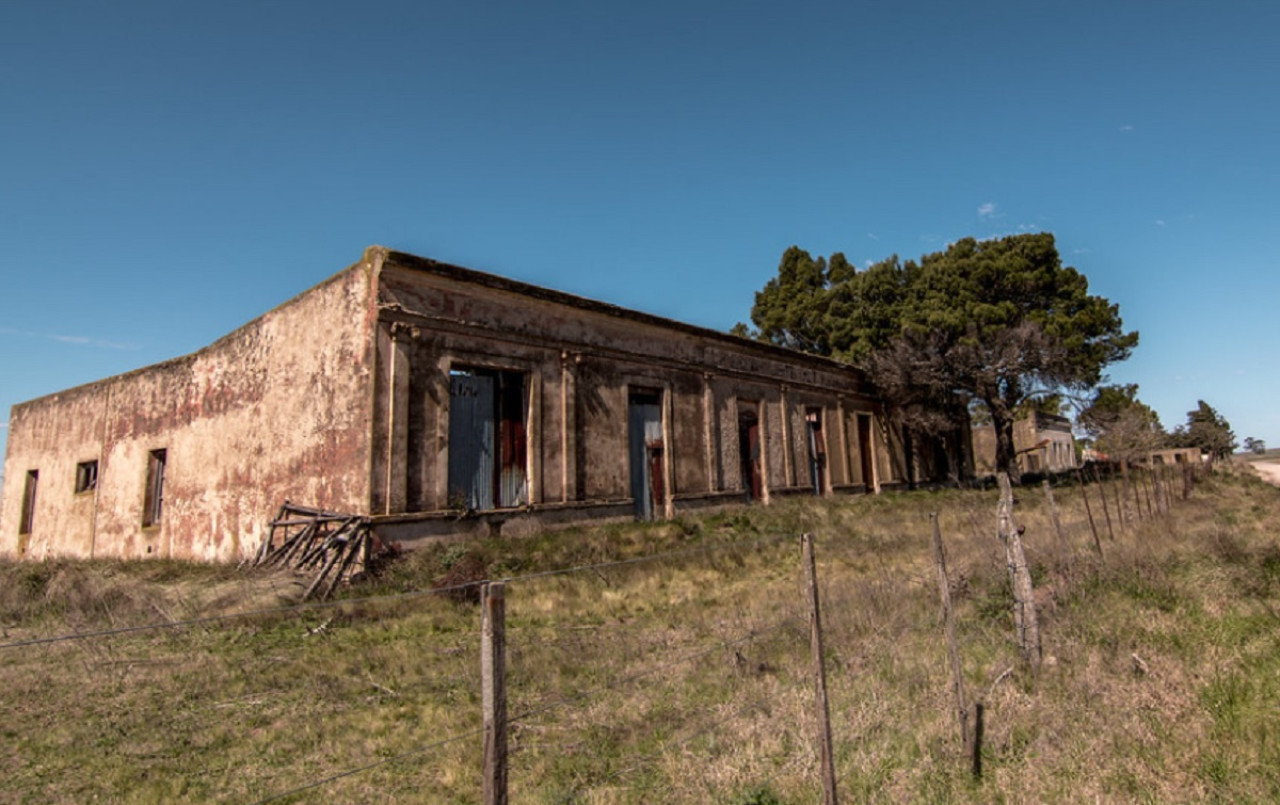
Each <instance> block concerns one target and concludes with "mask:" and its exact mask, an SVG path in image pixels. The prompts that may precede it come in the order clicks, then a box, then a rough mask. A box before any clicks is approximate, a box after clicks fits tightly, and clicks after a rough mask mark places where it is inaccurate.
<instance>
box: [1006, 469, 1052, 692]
mask: <svg viewBox="0 0 1280 805" xmlns="http://www.w3.org/2000/svg"><path fill="white" fill-rule="evenodd" d="M996 478H997V481H998V482H999V484H1000V503H999V504H998V505H997V506H996V526H997V533H998V534H999V536H1000V541H1001V542H1003V543H1004V555H1005V562H1006V563H1007V564H1008V566H1009V575H1010V577H1011V578H1010V581H1011V582H1012V583H1013V599H1014V602H1013V623H1014V628H1015V630H1016V631H1017V633H1018V634H1017V636H1018V647H1019V648H1021V649H1022V657H1023V659H1025V660H1026V661H1027V663H1028V664H1029V665H1030V666H1031V668H1032V670H1033V671H1038V670H1040V660H1041V649H1040V625H1039V623H1038V621H1037V619H1036V595H1035V589H1034V587H1033V586H1032V584H1031V571H1030V570H1029V569H1028V568H1027V557H1026V554H1025V553H1023V550H1022V535H1021V534H1020V533H1019V532H1018V529H1017V527H1016V526H1015V525H1014V522H1013V487H1011V486H1010V485H1009V476H1008V475H1007V474H1005V473H1003V472H1001V473H999V474H998V475H997V476H996Z"/></svg>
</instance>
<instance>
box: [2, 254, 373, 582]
mask: <svg viewBox="0 0 1280 805" xmlns="http://www.w3.org/2000/svg"><path fill="white" fill-rule="evenodd" d="M377 259H380V255H379V254H376V253H371V256H370V261H365V262H362V263H359V264H357V265H355V266H353V267H352V268H349V269H347V270H346V271H343V272H341V273H339V274H337V275H336V276H334V277H332V278H331V279H329V280H328V281H326V282H325V283H323V284H321V285H319V286H317V287H315V288H313V289H311V290H309V291H307V292H305V293H303V294H302V295H300V296H298V297H296V298H295V299H293V300H291V301H289V302H287V303H285V304H283V305H281V306H280V307H278V308H276V309H275V310H273V311H271V312H269V313H267V314H265V315H264V316H262V317H261V318H259V319H257V320H255V321H253V322H250V323H249V324H247V325H245V326H244V327H241V328H240V329H238V330H236V331H235V332H233V333H231V334H230V335H228V336H226V337H224V338H222V339H221V340H219V341H217V342H216V343H214V344H212V345H210V346H209V347H206V348H205V349H202V350H200V351H199V352H196V353H193V354H191V355H187V356H184V357H181V358H176V359H174V360H171V361H167V362H165V363H162V364H158V365H155V366H151V367H147V368H144V369H139V370H137V371H134V372H131V373H128V374H125V375H120V376H117V377H113V378H108V379H106V380H101V381H98V382H96V383H91V384H89V385H86V386H81V387H78V388H75V389H71V390H69V391H65V392H60V393H57V394H53V395H50V396H47V397H43V398H40V399H37V400H33V401H30V402H27V403H23V404H20V405H16V406H14V408H13V410H12V413H11V417H10V424H9V446H8V455H7V457H6V464H5V483H4V489H3V496H4V497H3V499H4V506H3V519H2V520H0V552H2V553H4V554H5V555H8V556H26V557H31V558H44V557H52V556H81V557H87V556H110V557H120V558H136V557H144V556H161V557H173V558H181V559H197V560H220V561H233V560H237V559H240V558H242V557H244V556H246V555H249V554H250V553H251V552H252V551H253V550H254V549H256V547H257V546H258V544H259V542H260V540H261V539H262V538H263V537H264V535H265V532H266V526H267V522H268V521H269V520H270V518H271V517H272V516H274V513H275V511H276V509H277V508H278V507H279V505H280V504H281V502H282V501H283V500H284V499H285V498H289V499H291V500H294V501H296V502H299V503H305V504H309V505H317V506H323V507H327V508H333V509H338V510H342V511H363V510H364V509H365V508H366V507H367V501H368V498H369V483H368V478H369V470H368V464H369V459H368V420H369V416H368V406H369V401H370V394H369V378H370V374H371V373H370V367H371V364H372V356H371V354H370V346H371V344H372V339H371V338H370V337H369V335H368V333H369V331H370V329H371V328H372V325H373V322H374V320H375V316H376V310H375V309H374V308H373V306H372V304H371V303H372V294H371V293H370V288H371V287H372V283H373V282H375V275H376V265H375V264H374V262H376V260H377ZM158 449H164V450H165V451H166V454H167V462H166V467H165V472H164V495H163V508H162V513H161V519H160V523H159V525H158V526H152V527H147V528H144V527H143V526H142V510H143V501H144V494H145V486H146V482H147V465H148V456H149V453H150V451H153V450H158ZM88 460H97V461H98V462H99V475H98V483H97V487H96V488H95V489H94V490H92V491H90V492H82V493H78V494H77V493H75V491H74V485H75V478H76V464H77V463H78V462H81V461H88ZM32 469H35V470H38V472H39V481H38V487H37V495H36V507H35V513H34V524H33V528H32V531H31V534H30V535H28V536H24V537H21V538H20V537H19V535H18V530H19V524H18V518H19V515H20V510H21V508H22V495H23V483H24V481H25V477H26V475H27V472H28V470H32Z"/></svg>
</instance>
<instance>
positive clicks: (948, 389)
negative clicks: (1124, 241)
mask: <svg viewBox="0 0 1280 805" xmlns="http://www.w3.org/2000/svg"><path fill="white" fill-rule="evenodd" d="M837 258H838V259H837ZM751 316H752V321H753V322H754V323H755V325H756V327H757V328H758V331H759V337H761V338H763V339H765V340H768V341H771V342H773V343H776V344H781V345H784V346H792V347H797V348H801V349H805V350H808V351H811V352H816V353H818V354H825V355H832V356H834V357H837V358H841V359H844V360H848V361H851V362H853V363H855V364H857V365H859V366H862V367H863V368H865V369H866V370H867V372H868V374H869V375H870V377H871V379H872V381H873V382H874V383H875V384H876V385H877V386H878V387H879V388H880V390H881V393H882V394H884V395H885V396H886V398H887V399H888V400H889V401H890V403H892V404H894V405H896V406H898V407H899V408H900V409H902V410H909V411H910V410H914V411H916V412H934V413H935V414H936V413H938V412H942V413H943V414H944V415H945V414H946V413H947V412H948V410H949V408H948V406H951V409H950V410H954V406H955V405H956V404H957V402H958V403H959V404H962V405H963V404H967V403H968V402H969V401H970V400H974V399H976V400H979V401H981V402H982V403H983V404H984V405H985V406H986V408H987V409H988V411H989V412H990V416H991V421H992V424H993V426H994V428H995V432H996V466H997V467H998V468H999V469H1000V470H1003V471H1005V472H1008V473H1009V475H1010V476H1011V477H1012V478H1014V479H1015V480H1016V479H1017V477H1018V470H1017V462H1016V460H1015V453H1014V447H1013V421H1014V416H1015V410H1016V409H1017V408H1018V406H1019V405H1021V404H1023V403H1025V402H1027V401H1028V400H1033V399H1035V398H1037V397H1040V396H1043V395H1048V394H1053V393H1057V392H1061V391H1082V390H1084V389H1087V388H1090V387H1092V386H1094V385H1096V384H1097V383H1098V382H1099V381H1100V380H1101V378H1102V369H1103V368H1104V367H1105V366H1106V365H1107V364H1109V363H1112V362H1114V361H1119V360H1124V359H1125V358H1127V357H1128V355H1129V353H1130V351H1131V350H1132V349H1133V347H1134V346H1135V345H1136V344H1137V342H1138V334H1137V333H1136V332H1129V333H1126V332H1124V330H1123V327H1122V322H1121V319H1120V314H1119V308H1118V306H1117V305H1115V304H1112V303H1111V302H1109V301H1107V300H1106V299H1104V298H1102V297H1100V296H1095V295H1091V294H1090V293H1089V284H1088V280H1087V279H1086V278H1085V277H1084V275H1083V274H1081V273H1080V272H1078V271H1076V270H1075V269H1074V268H1070V267H1064V266H1063V265H1062V262H1061V260H1060V258H1059V256H1058V250H1057V247H1056V245H1055V243H1054V238H1053V235H1051V234H1047V233H1041V234H1034V235H1015V236H1010V237H1006V238H1000V239H997V240H988V241H977V240H974V239H973V238H965V239H964V240H961V241H959V242H957V243H955V244H953V245H952V246H950V247H949V248H947V249H946V250H945V251H941V252H936V253H933V254H927V255H925V256H924V257H922V258H921V259H920V261H919V262H914V261H907V262H905V263H904V262H900V261H899V260H898V258H897V257H893V258H890V259H888V260H885V261H882V262H880V263H877V264H876V265H873V266H871V267H870V268H869V269H867V270H866V271H855V270H853V268H852V267H851V266H850V265H849V263H848V262H847V261H846V260H845V259H844V257H843V255H835V256H833V257H832V259H831V261H830V263H827V262H825V261H823V260H822V259H821V258H819V259H817V260H815V259H813V258H812V257H810V256H809V254H808V253H807V252H805V251H804V250H802V249H799V248H797V247H792V248H791V249H788V250H787V252H786V253H785V254H784V255H783V260H782V264H781V265H780V266H779V273H778V277H777V278H776V279H772V280H770V281H769V283H768V284H767V285H766V286H765V288H764V289H763V290H762V291H761V292H759V293H757V294H756V304H755V306H754V307H753V308H752V314H751ZM926 420H927V417H922V418H921V421H922V422H923V421H926Z"/></svg>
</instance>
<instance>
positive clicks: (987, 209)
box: [978, 201, 996, 218]
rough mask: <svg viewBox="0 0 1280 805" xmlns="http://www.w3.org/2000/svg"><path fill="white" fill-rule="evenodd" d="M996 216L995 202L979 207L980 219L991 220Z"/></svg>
mask: <svg viewBox="0 0 1280 805" xmlns="http://www.w3.org/2000/svg"><path fill="white" fill-rule="evenodd" d="M995 214H996V205H995V204H994V203H993V202H990V201H988V202H987V203H986V204H982V205H980V206H979V207H978V217H979V218H990V217H991V216H993V215H995Z"/></svg>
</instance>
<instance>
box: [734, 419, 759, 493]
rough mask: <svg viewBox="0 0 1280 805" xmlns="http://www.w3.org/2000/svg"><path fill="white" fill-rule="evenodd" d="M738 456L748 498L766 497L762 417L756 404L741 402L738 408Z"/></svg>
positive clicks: (743, 486) (743, 484) (743, 487)
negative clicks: (762, 449) (762, 451)
mask: <svg viewBox="0 0 1280 805" xmlns="http://www.w3.org/2000/svg"><path fill="white" fill-rule="evenodd" d="M738 458H739V461H740V462H741V472H742V476H741V477H742V490H743V491H744V492H746V494H747V499H748V500H760V499H761V498H762V497H764V475H763V473H762V472H761V467H762V463H761V460H760V419H759V417H758V416H756V409H755V406H754V405H752V406H751V407H750V408H747V407H743V406H742V405H741V404H739V409H738Z"/></svg>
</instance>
